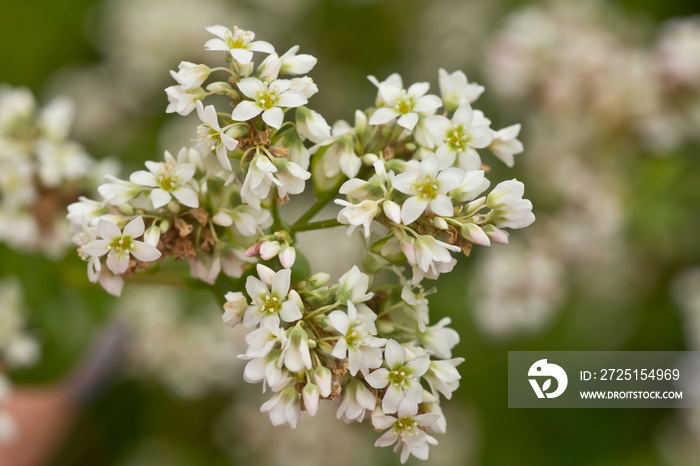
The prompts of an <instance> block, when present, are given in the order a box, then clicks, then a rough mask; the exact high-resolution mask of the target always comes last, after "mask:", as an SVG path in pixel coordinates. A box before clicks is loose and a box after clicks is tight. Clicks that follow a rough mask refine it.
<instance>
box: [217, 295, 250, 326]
mask: <svg viewBox="0 0 700 466" xmlns="http://www.w3.org/2000/svg"><path fill="white" fill-rule="evenodd" d="M224 298H226V302H225V303H224V314H223V315H222V316H221V320H222V321H223V322H224V323H225V324H226V325H228V326H229V327H234V326H236V325H237V324H239V323H240V322H241V321H242V320H243V314H244V313H245V311H246V309H248V300H247V299H246V297H245V296H244V295H243V293H241V292H240V291H236V292H233V291H229V292H228V293H226V295H225V296H224Z"/></svg>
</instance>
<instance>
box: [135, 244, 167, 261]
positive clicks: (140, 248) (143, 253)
mask: <svg viewBox="0 0 700 466" xmlns="http://www.w3.org/2000/svg"><path fill="white" fill-rule="evenodd" d="M131 254H133V256H134V257H135V258H137V259H138V260H140V261H142V262H151V261H154V260H156V259H158V258H159V257H160V256H161V255H162V254H161V253H160V251H159V250H158V249H157V248H155V247H153V246H151V245H150V244H147V243H144V242H143V241H134V247H133V248H132V249H131Z"/></svg>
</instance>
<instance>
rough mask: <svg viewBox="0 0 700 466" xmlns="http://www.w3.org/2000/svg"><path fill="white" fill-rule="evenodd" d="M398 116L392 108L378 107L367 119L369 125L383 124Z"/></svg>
mask: <svg viewBox="0 0 700 466" xmlns="http://www.w3.org/2000/svg"><path fill="white" fill-rule="evenodd" d="M397 116H399V114H398V113H397V112H396V110H394V109H393V108H386V107H383V108H378V109H376V110H375V111H374V113H372V116H371V117H370V119H369V124H370V125H383V124H385V123H388V122H390V121H391V120H393V119H394V118H396V117H397Z"/></svg>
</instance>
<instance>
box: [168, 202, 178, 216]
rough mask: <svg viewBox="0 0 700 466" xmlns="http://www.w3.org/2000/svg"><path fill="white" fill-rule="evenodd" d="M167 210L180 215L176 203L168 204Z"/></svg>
mask: <svg viewBox="0 0 700 466" xmlns="http://www.w3.org/2000/svg"><path fill="white" fill-rule="evenodd" d="M168 210H169V211H170V212H172V213H174V214H177V213H180V203H179V202H178V201H170V202H168Z"/></svg>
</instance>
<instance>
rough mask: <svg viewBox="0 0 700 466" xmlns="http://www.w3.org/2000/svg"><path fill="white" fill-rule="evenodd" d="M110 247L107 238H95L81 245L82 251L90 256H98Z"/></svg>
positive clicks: (106, 251)
mask: <svg viewBox="0 0 700 466" xmlns="http://www.w3.org/2000/svg"><path fill="white" fill-rule="evenodd" d="M110 249H111V248H110V246H109V242H108V241H107V240H104V239H96V240H94V241H90V242H89V243H88V244H86V245H85V246H83V253H85V254H86V255H88V256H92V257H100V256H104V255H105V254H107V253H108V252H109V250H110Z"/></svg>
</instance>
